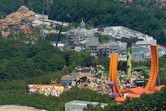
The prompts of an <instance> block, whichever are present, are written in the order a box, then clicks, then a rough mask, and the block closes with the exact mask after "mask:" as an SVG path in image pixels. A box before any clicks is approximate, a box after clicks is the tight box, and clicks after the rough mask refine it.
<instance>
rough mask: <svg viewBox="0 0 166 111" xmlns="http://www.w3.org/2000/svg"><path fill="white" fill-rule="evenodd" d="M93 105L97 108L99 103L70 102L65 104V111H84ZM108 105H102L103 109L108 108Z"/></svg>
mask: <svg viewBox="0 0 166 111" xmlns="http://www.w3.org/2000/svg"><path fill="white" fill-rule="evenodd" d="M88 104H89V105H93V106H96V105H98V104H99V103H98V102H88V101H78V100H74V101H70V102H68V103H65V111H83V108H87V105H88ZM107 105H108V104H107V103H101V107H102V108H104V107H105V106H107Z"/></svg>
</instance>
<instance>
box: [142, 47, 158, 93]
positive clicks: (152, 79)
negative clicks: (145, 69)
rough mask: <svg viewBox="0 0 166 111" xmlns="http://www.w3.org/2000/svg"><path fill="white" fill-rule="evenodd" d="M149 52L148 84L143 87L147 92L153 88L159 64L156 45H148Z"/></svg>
mask: <svg viewBox="0 0 166 111" xmlns="http://www.w3.org/2000/svg"><path fill="white" fill-rule="evenodd" d="M150 50H151V71H150V75H149V80H148V83H147V84H146V86H145V89H147V90H148V89H150V88H153V87H154V84H155V82H156V79H157V75H158V64H159V60H158V49H157V45H150Z"/></svg>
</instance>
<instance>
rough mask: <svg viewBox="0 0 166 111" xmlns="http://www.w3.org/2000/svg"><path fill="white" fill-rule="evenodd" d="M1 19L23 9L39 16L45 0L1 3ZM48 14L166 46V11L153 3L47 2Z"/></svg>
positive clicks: (102, 0)
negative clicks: (144, 36) (125, 31)
mask: <svg viewBox="0 0 166 111" xmlns="http://www.w3.org/2000/svg"><path fill="white" fill-rule="evenodd" d="M0 4H2V5H1V8H0V13H1V16H0V18H5V15H7V14H10V13H12V12H14V11H16V10H17V9H18V7H20V6H21V5H25V6H27V7H28V8H29V9H30V10H33V11H34V12H35V13H42V0H35V1H30V0H12V1H11V0H1V1H0ZM45 14H48V15H49V18H50V19H53V20H55V19H56V20H65V21H67V22H73V23H79V22H80V21H81V18H82V17H83V18H84V20H85V21H86V23H87V25H88V26H89V27H90V26H94V27H105V26H125V27H128V28H131V29H134V30H137V31H140V32H142V33H145V34H148V35H150V36H153V37H154V38H155V39H157V40H158V43H160V44H164V45H166V43H165V42H164V41H165V40H166V22H165V19H166V10H165V9H164V8H163V9H160V8H158V4H157V3H156V2H154V0H151V1H150V2H148V0H139V1H137V0H133V2H132V3H131V4H123V3H120V2H119V1H118V0H58V1H57V0H46V2H45Z"/></svg>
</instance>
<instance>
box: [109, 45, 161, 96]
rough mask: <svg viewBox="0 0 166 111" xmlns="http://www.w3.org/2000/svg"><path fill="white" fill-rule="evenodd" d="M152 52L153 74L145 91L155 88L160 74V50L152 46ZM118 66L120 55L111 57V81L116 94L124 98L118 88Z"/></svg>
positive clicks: (151, 73)
mask: <svg viewBox="0 0 166 111" xmlns="http://www.w3.org/2000/svg"><path fill="white" fill-rule="evenodd" d="M150 50H151V72H150V76H149V80H148V83H147V84H146V86H145V89H146V90H148V89H150V88H153V87H154V84H155V82H156V79H157V74H158V63H159V60H158V49H157V45H150ZM117 66H118V55H111V58H110V67H109V73H110V74H109V79H110V81H112V82H114V83H115V85H114V86H113V90H114V92H115V93H118V94H119V96H120V97H124V96H123V95H122V94H121V92H120V90H119V87H118V81H117Z"/></svg>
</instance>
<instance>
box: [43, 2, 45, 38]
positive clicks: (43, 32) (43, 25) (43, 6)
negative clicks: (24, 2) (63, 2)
mask: <svg viewBox="0 0 166 111" xmlns="http://www.w3.org/2000/svg"><path fill="white" fill-rule="evenodd" d="M44 4H45V0H43V21H42V40H44Z"/></svg>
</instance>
